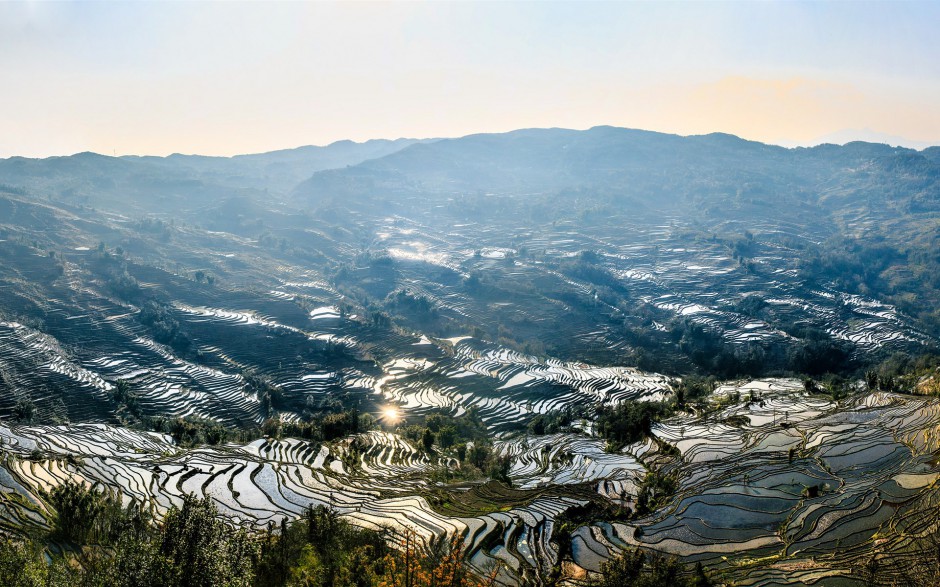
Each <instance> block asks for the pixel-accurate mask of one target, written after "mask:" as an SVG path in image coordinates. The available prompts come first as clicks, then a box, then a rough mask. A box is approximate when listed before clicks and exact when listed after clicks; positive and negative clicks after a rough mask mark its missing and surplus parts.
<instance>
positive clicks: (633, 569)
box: [0, 482, 711, 587]
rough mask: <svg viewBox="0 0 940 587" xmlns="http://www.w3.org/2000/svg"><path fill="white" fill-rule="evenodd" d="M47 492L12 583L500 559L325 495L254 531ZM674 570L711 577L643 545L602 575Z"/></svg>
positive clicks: (329, 574)
mask: <svg viewBox="0 0 940 587" xmlns="http://www.w3.org/2000/svg"><path fill="white" fill-rule="evenodd" d="M44 498H45V499H46V500H47V502H48V503H49V505H50V506H51V507H52V508H53V511H54V512H55V513H54V514H53V516H52V518H51V519H50V526H51V527H50V530H49V531H48V532H46V533H45V534H43V535H37V536H34V537H33V538H32V539H15V538H11V537H6V538H0V584H2V585H4V586H5V587H40V586H42V587H106V586H108V587H217V586H225V587H250V586H253V587H483V586H487V587H489V586H492V585H495V579H496V576H497V572H498V570H499V569H498V567H493V568H490V569H488V570H482V571H481V570H475V569H471V568H470V566H469V565H468V564H467V562H466V560H465V559H464V554H463V553H462V552H461V550H460V545H461V543H462V539H461V537H460V536H455V537H454V538H453V540H451V541H446V540H434V541H431V543H430V544H426V543H424V542H423V541H421V540H419V539H418V538H417V537H416V536H415V535H414V534H413V533H410V532H406V533H405V534H403V535H401V534H399V535H394V534H392V533H391V532H390V531H389V530H387V529H378V530H370V529H364V528H359V527H356V526H352V525H351V524H349V522H347V521H346V520H344V519H343V518H341V517H340V516H339V515H338V514H337V513H336V512H335V511H334V510H331V509H329V508H327V507H324V506H316V507H313V506H311V507H310V508H308V509H307V510H306V511H305V513H304V515H303V516H302V517H301V518H299V519H297V520H295V521H293V522H287V521H286V520H285V519H282V521H281V523H280V524H279V525H276V524H273V523H272V524H271V525H269V527H268V528H267V529H266V530H264V531H260V532H255V533H249V532H247V531H245V530H238V529H233V528H232V527H231V526H230V525H229V523H228V522H227V521H226V520H225V519H224V518H223V517H222V516H220V514H219V513H218V511H217V510H216V508H215V506H214V505H213V504H212V502H211V501H209V500H208V499H197V498H195V497H193V496H185V497H184V499H183V503H182V505H180V506H179V507H173V508H172V509H171V510H170V511H169V513H168V514H167V515H166V517H165V518H164V519H163V520H161V521H159V522H156V521H154V520H152V519H151V518H150V517H149V515H148V514H147V512H146V511H145V510H143V509H141V508H140V507H138V505H137V504H136V503H133V502H132V503H130V504H129V505H127V506H123V505H122V504H121V500H120V498H119V496H116V495H111V494H108V493H103V492H100V491H98V490H96V489H95V488H87V487H85V486H83V485H80V484H77V483H72V482H67V483H65V484H63V485H61V486H58V487H56V488H55V489H53V490H52V491H51V492H50V493H48V494H45V495H44ZM546 579H547V580H548V583H546V584H551V582H552V578H551V577H549V578H546ZM555 579H556V580H557V577H556V578H555ZM666 579H668V580H669V581H670V583H669V584H671V585H676V586H679V587H686V586H688V587H702V586H706V585H711V583H710V582H709V579H708V577H707V576H706V575H705V573H704V571H703V570H702V569H701V567H696V568H695V570H694V572H692V573H691V574H690V573H689V570H688V569H686V568H685V567H684V566H683V565H681V564H680V563H678V561H676V560H675V559H672V558H668V557H663V556H660V555H656V554H643V553H640V552H639V551H625V552H624V553H622V554H621V555H620V556H618V557H615V558H614V559H611V561H609V562H608V563H606V564H605V566H604V568H603V573H602V574H601V575H600V576H599V577H597V578H595V579H593V580H592V581H591V584H592V585H595V586H596V587H606V586H607V585H618V586H626V587H630V586H634V585H635V586H638V587H639V586H646V585H662V584H664V583H662V582H657V581H662V580H666Z"/></svg>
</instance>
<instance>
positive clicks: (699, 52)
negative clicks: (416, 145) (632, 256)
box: [0, 2, 940, 156]
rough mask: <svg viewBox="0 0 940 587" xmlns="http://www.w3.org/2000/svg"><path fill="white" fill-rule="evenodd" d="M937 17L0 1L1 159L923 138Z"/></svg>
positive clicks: (936, 55)
mask: <svg viewBox="0 0 940 587" xmlns="http://www.w3.org/2000/svg"><path fill="white" fill-rule="evenodd" d="M938 28H940V3H937V2H925V3H908V2H883V3H865V2H838V3H836V2H832V3H825V2H814V3H804V2H760V3H756V2H749V3H738V2H721V3H707V2H677V3H664V2H657V3H650V2H617V3H584V2H579V3H548V2H532V3H522V4H519V3H494V2H486V3H452V2H447V3H445V2H438V3H378V4H369V3H358V2H357V3H337V4H327V3H315V4H313V3H306V4H305V3H291V4H272V3H263V4H262V3H254V4H253V3H231V2H215V3H190V2H186V3H182V2H181V3H149V2H127V3H97V2H75V3H47V2H27V3H0V72H2V75H3V83H2V84H0V112H2V114H0V156H8V155H12V154H23V155H33V156H36V155H49V154H62V153H72V152H76V151H82V150H94V151H98V152H102V153H109V154H110V153H118V154H124V153H139V154H143V153H146V154H166V153H170V152H175V151H179V152H190V153H204V154H226V155H227V154H234V153H245V152H258V151H263V150H270V149H277V148H285V147H291V146H297V145H302V144H325V143H328V142H331V141H333V140H338V139H343V138H351V139H355V140H364V139H368V138H379V137H387V138H394V137H399V136H414V137H428V136H457V135H463V134H468V133H472V132H490V131H502V130H510V129H514V128H521V127H533V126H564V127H570V128H587V127H590V126H593V125H597V124H613V125H618V126H629V127H635V128H646V129H651V130H661V131H666V132H676V133H680V134H697V133H704V132H711V131H724V132H731V133H735V134H738V135H741V136H744V137H746V138H752V139H757V140H763V141H767V142H778V143H787V144H791V143H811V142H813V141H814V140H816V139H818V138H819V137H822V136H826V135H829V134H831V133H836V132H839V131H844V130H845V129H856V131H857V132H856V134H858V135H862V134H865V135H866V136H877V135H876V134H875V133H883V134H885V135H894V136H899V137H906V139H908V140H909V141H912V142H918V141H919V142H935V141H937V140H940V113H938V108H937V106H936V105H937V104H940V34H938V33H937V29H938ZM864 129H867V130H864ZM851 134H852V133H849V135H851ZM840 136H841V135H840Z"/></svg>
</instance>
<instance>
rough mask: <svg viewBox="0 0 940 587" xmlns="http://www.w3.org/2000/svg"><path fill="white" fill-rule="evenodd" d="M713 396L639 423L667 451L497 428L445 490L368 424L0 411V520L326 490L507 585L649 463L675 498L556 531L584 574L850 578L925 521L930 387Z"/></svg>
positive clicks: (783, 580) (16, 526)
mask: <svg viewBox="0 0 940 587" xmlns="http://www.w3.org/2000/svg"><path fill="white" fill-rule="evenodd" d="M456 356H459V353H458V355H456ZM654 379H655V378H654ZM640 393H642V392H640ZM738 395H739V396H740V397H741V398H742V399H741V400H740V401H739V402H738V403H729V400H728V399H727V398H728V397H729V396H738ZM713 397H714V401H716V402H718V401H722V402H724V403H723V404H722V405H723V406H724V407H723V408H722V409H720V410H719V411H717V412H714V413H712V414H710V415H709V416H708V417H707V418H702V417H696V416H692V415H683V416H678V417H676V418H673V419H671V420H669V421H666V422H664V423H662V424H659V425H657V426H656V427H655V428H654V436H655V438H657V439H658V440H659V441H662V442H665V443H669V444H670V445H672V446H674V447H676V448H677V449H678V451H679V453H680V454H681V457H678V458H677V457H675V456H670V455H668V454H664V453H662V452H661V451H660V450H659V448H658V445H657V444H656V443H654V442H651V441H644V442H640V443H637V444H634V445H631V446H629V447H627V448H626V449H624V451H623V452H621V453H615V454H610V453H605V452H604V451H603V448H602V445H601V441H600V440H597V439H594V438H592V437H591V436H590V435H588V434H563V435H549V436H527V435H516V436H506V437H504V438H503V439H502V440H500V441H499V442H498V450H500V451H502V452H503V453H504V454H508V455H510V456H511V457H512V466H511V473H510V475H511V477H512V479H513V481H514V485H515V487H516V489H512V490H509V489H506V488H504V487H503V486H500V485H492V484H488V485H482V486H480V485H473V484H470V485H464V486H462V487H461V486H455V487H453V488H450V489H445V490H444V491H442V489H441V488H439V487H437V486H435V485H434V484H433V483H430V482H429V481H427V477H426V476H425V475H424V474H425V473H427V472H428V471H429V470H430V469H431V468H433V467H439V466H447V467H455V466H459V464H458V463H456V461H445V462H440V461H438V459H437V457H435V456H429V455H428V454H427V453H424V452H423V451H419V450H417V449H416V448H415V447H413V446H412V445H411V444H410V443H409V442H407V441H405V440H404V439H402V438H401V437H398V436H397V435H395V434H391V433H388V432H381V431H373V432H369V433H365V434H362V435H359V436H358V437H356V438H355V439H353V438H349V439H345V440H342V441H337V442H334V443H322V444H320V443H309V442H305V441H300V440H295V439H284V440H280V441H278V440H271V439H266V440H258V441H255V442H252V443H249V444H245V445H240V444H230V445H226V446H223V447H217V448H200V449H193V450H180V449H179V448H177V447H176V446H174V445H173V443H172V441H171V439H169V438H168V437H166V436H161V435H158V434H155V433H145V432H134V431H130V430H126V429H121V428H115V427H113V426H107V425H103V424H79V425H70V426H67V427H66V426H43V427H29V426H11V425H2V426H0V440H2V447H3V451H4V454H5V456H4V459H3V461H2V466H0V484H2V486H3V494H2V497H3V500H2V510H0V515H2V517H0V520H2V524H3V527H4V528H5V529H6V530H8V531H14V532H21V531H25V530H28V529H29V528H30V527H40V526H42V525H44V523H45V522H44V519H43V516H42V514H43V512H44V508H45V506H44V504H43V501H42V498H41V495H40V492H41V490H44V489H45V490H48V489H49V488H50V487H52V486H54V485H55V484H57V483H61V482H63V481H64V480H65V479H69V478H73V479H80V480H83V481H85V482H87V483H92V484H99V485H101V486H104V487H109V488H110V489H111V490H113V491H116V492H120V493H122V495H123V496H124V498H125V499H136V500H139V501H141V502H143V503H146V504H148V505H149V507H150V508H151V509H153V510H154V512H155V513H156V514H158V515H159V514H161V513H163V512H165V511H166V510H167V509H168V508H169V507H170V506H171V505H173V504H178V503H180V500H181V498H182V496H183V495H184V494H186V493H193V494H196V495H200V496H203V495H204V496H208V497H210V498H211V499H212V500H213V501H215V502H216V503H217V505H218V507H219V509H220V511H222V512H223V513H225V514H226V515H227V516H230V517H231V518H232V520H233V521H235V522H237V523H241V524H246V525H249V526H256V527H263V526H265V525H267V524H269V523H272V522H278V521H279V520H280V519H281V518H282V517H285V516H286V517H294V516H297V515H299V514H300V513H301V511H302V510H303V509H304V508H305V507H307V506H308V505H310V504H329V505H331V506H333V507H335V508H337V509H338V510H339V511H340V512H342V514H343V515H345V516H347V517H348V518H349V519H350V520H352V521H354V522H355V523H357V524H361V525H365V526H389V527H393V528H399V529H401V528H406V527H407V528H413V529H415V530H417V531H418V532H419V533H420V535H421V536H423V537H425V539H428V540H437V539H443V537H445V536H449V535H452V534H454V533H457V534H459V535H462V536H463V537H464V538H463V542H464V547H465V548H466V549H467V552H468V554H469V556H470V557H471V560H472V561H473V563H474V564H475V565H476V566H478V567H479V568H481V569H482V568H485V567H487V566H488V565H491V564H492V563H494V562H495V561H500V562H501V568H502V571H501V577H502V580H503V581H504V582H507V583H514V582H516V581H518V580H520V579H521V578H522V577H523V576H535V575H531V573H533V572H535V573H538V572H542V573H546V572H548V571H549V570H550V569H551V567H552V566H553V565H555V564H557V562H558V553H559V545H558V544H557V543H556V542H555V541H553V540H552V538H553V536H554V535H553V530H554V529H555V524H554V520H555V519H556V518H557V516H558V515H559V514H561V513H562V512H565V511H566V510H568V509H569V508H571V507H573V506H577V505H586V504H588V503H590V502H591V501H593V500H597V499H606V500H610V501H612V502H614V503H620V504H621V505H623V503H624V502H623V501H622V500H624V498H626V500H627V501H626V502H625V503H629V500H630V499H632V498H634V497H635V495H636V490H637V484H638V482H639V480H640V479H641V478H642V476H643V475H644V474H645V472H646V470H647V469H648V468H649V467H657V468H659V469H660V470H665V471H670V472H674V473H675V474H676V475H677V476H678V479H679V490H678V492H677V494H676V495H675V496H674V497H672V498H671V499H670V501H669V502H668V504H667V505H666V506H665V507H663V508H661V509H659V510H658V511H656V512H655V513H653V514H651V515H649V516H647V517H644V518H639V519H632V520H629V521H607V522H605V521H593V522H590V521H588V522H583V523H582V524H581V525H580V526H579V527H577V528H576V530H575V531H574V532H572V533H571V538H570V540H571V553H572V557H573V564H575V565H577V566H578V567H581V568H582V569H585V570H589V571H596V570H598V569H599V566H600V564H601V563H602V562H603V561H604V560H605V559H606V558H608V557H610V556H611V555H613V554H616V553H617V552H618V551H619V550H620V549H622V548H624V547H625V546H630V545H636V546H642V547H644V548H650V549H654V550H657V551H661V552H666V553H670V554H674V555H677V556H679V557H681V558H683V559H685V560H688V561H702V562H704V563H706V564H707V565H708V566H710V567H712V568H716V569H721V570H723V571H725V572H726V573H728V576H729V577H732V578H734V580H735V581H737V583H736V584H740V585H775V584H797V583H799V582H801V581H802V582H814V581H816V580H817V579H820V580H821V581H822V583H818V584H827V583H826V581H828V580H835V579H837V578H839V577H842V576H849V575H851V574H852V573H853V572H854V571H855V570H857V569H858V568H859V565H861V564H862V563H863V561H865V560H867V558H868V557H870V556H872V551H873V548H874V549H875V552H877V551H879V550H880V551H884V552H886V553H887V552H893V549H895V548H898V549H900V550H901V551H902V552H903V549H904V545H905V543H906V542H907V541H910V539H911V534H912V532H913V531H916V529H917V528H925V527H927V526H929V525H930V524H936V523H937V521H938V520H937V519H936V514H935V513H933V512H936V511H937V510H936V509H925V507H924V505H925V504H927V503H934V502H936V501H937V499H938V497H940V496H938V495H937V487H936V481H937V479H938V478H940V469H938V468H937V466H936V464H935V463H934V453H935V452H936V451H937V450H938V449H940V436H938V435H937V434H936V432H935V431H936V430H937V426H938V424H940V422H938V420H940V404H938V402H937V401H936V400H934V399H922V398H916V397H911V396H899V395H891V394H884V393H875V394H871V395H868V396H865V397H862V398H859V399H854V400H847V401H846V402H845V403H844V404H843V405H842V406H840V407H839V409H836V405H835V404H833V403H832V402H830V401H827V400H825V399H822V398H820V397H813V396H807V395H806V394H805V393H803V391H802V385H801V384H800V383H799V382H794V381H788V380H765V381H756V382H741V383H737V384H728V385H725V386H722V387H721V388H719V390H717V391H716V394H715V396H713ZM752 398H753V401H751V400H752ZM458 401H459V398H458ZM595 401H598V402H599V401H603V400H602V399H601V398H597V399H596V400H595ZM463 405H464V407H465V404H463ZM493 419H494V423H493V425H494V426H498V422H499V420H498V417H497V416H495V415H494V417H493ZM353 442H355V443H356V445H357V446H358V447H359V450H358V451H355V452H351V451H350V446H351V444H352V443H353ZM566 488H567V489H566ZM461 495H462V497H461ZM442 499H443V500H447V499H450V500H452V501H453V503H454V505H450V506H449V505H447V502H446V501H442ZM457 504H463V505H457ZM470 504H476V505H474V506H472V507H470ZM468 507H470V510H468V509H467V508H468ZM455 508H456V509H455ZM461 508H462V510H461ZM487 510H489V511H487ZM448 511H449V512H450V513H447V512H448ZM461 511H464V512H465V513H463V514H461V513H460V512H461ZM471 511H473V513H472V514H470V512H471ZM876 535H877V538H878V540H877V541H876V542H873V538H874V537H876ZM873 544H877V546H874V547H873ZM794 568H799V569H800V571H799V572H794ZM571 570H572V569H571V568H569V571H571Z"/></svg>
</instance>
